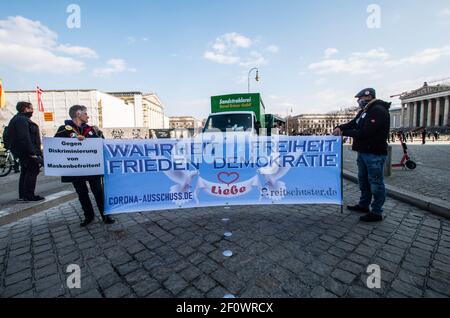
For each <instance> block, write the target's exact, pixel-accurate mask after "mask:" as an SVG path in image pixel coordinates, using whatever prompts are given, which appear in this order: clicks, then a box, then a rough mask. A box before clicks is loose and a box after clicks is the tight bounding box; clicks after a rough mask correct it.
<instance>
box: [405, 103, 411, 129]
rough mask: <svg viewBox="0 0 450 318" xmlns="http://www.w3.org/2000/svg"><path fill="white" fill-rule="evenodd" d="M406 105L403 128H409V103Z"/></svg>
mask: <svg viewBox="0 0 450 318" xmlns="http://www.w3.org/2000/svg"><path fill="white" fill-rule="evenodd" d="M405 105H406V120H405V128H407V127H409V126H411V119H410V116H411V103H407V104H405Z"/></svg>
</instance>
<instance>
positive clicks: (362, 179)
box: [333, 88, 391, 222]
mask: <svg viewBox="0 0 450 318" xmlns="http://www.w3.org/2000/svg"><path fill="white" fill-rule="evenodd" d="M355 97H356V98H358V104H359V105H360V107H361V111H360V112H359V113H358V114H357V115H356V117H355V118H354V119H353V120H352V121H350V122H349V123H347V124H344V125H341V126H338V127H337V128H336V129H335V131H334V132H333V135H335V136H338V135H342V136H348V137H352V138H353V147H352V149H353V150H354V151H356V152H358V159H357V163H358V183H359V188H360V190H361V198H360V200H359V203H358V204H357V205H355V206H348V207H347V208H348V209H349V210H351V211H358V212H363V213H367V214H366V215H364V216H361V218H360V220H361V221H363V222H378V221H382V220H383V216H382V214H383V205H384V202H385V201H386V189H385V186H384V163H385V162H386V157H387V147H388V145H387V139H388V135H389V130H390V115H389V108H390V106H391V103H387V102H384V101H382V100H379V99H376V92H375V90H374V89H373V88H366V89H364V90H362V91H361V92H359V93H358V94H357V95H356V96H355ZM372 197H373V202H372ZM371 202H372V205H371ZM370 205H371V208H372V211H370V209H369V206H370Z"/></svg>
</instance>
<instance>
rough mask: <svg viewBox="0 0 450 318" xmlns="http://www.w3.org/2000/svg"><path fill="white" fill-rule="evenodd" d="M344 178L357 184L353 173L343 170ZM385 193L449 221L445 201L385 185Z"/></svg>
mask: <svg viewBox="0 0 450 318" xmlns="http://www.w3.org/2000/svg"><path fill="white" fill-rule="evenodd" d="M344 178H345V179H347V180H349V181H352V182H355V183H358V176H357V175H356V174H355V173H353V172H350V171H348V170H345V169H344ZM386 192H387V195H388V196H389V197H391V198H394V199H396V200H399V201H401V202H404V203H408V204H411V205H413V206H415V207H418V208H420V209H421V210H425V211H429V212H431V213H433V214H436V215H439V216H442V217H444V218H447V219H450V207H449V203H448V202H447V201H444V200H440V199H435V198H430V197H426V196H424V195H421V194H417V193H414V192H410V191H407V190H402V189H399V188H397V187H394V186H391V185H388V184H386Z"/></svg>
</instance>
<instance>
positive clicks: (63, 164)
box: [43, 137, 104, 177]
mask: <svg viewBox="0 0 450 318" xmlns="http://www.w3.org/2000/svg"><path fill="white" fill-rule="evenodd" d="M43 144H44V167H45V175H46V176H53V177H60V176H65V177H73V176H95V175H103V173H104V169H103V167H104V164H103V139H101V138H88V139H85V140H83V141H79V140H78V139H76V138H48V137H45V138H44V139H43Z"/></svg>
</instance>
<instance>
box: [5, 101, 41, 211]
mask: <svg viewBox="0 0 450 318" xmlns="http://www.w3.org/2000/svg"><path fill="white" fill-rule="evenodd" d="M16 109H17V112H18V113H17V114H16V115H15V116H14V117H13V118H12V119H11V121H10V122H9V125H8V128H7V129H8V132H7V134H8V139H9V140H8V142H9V147H10V149H11V152H12V154H13V156H14V157H16V158H18V159H19V163H20V169H21V172H20V179H19V201H26V202H29V201H41V200H44V199H45V198H44V197H41V196H39V195H35V194H34V190H35V189H36V181H37V176H38V174H39V164H40V163H42V151H41V136H40V133H39V126H38V125H37V124H36V123H34V122H33V121H32V120H31V117H32V116H33V105H32V104H31V103H27V102H18V103H17V106H16Z"/></svg>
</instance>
